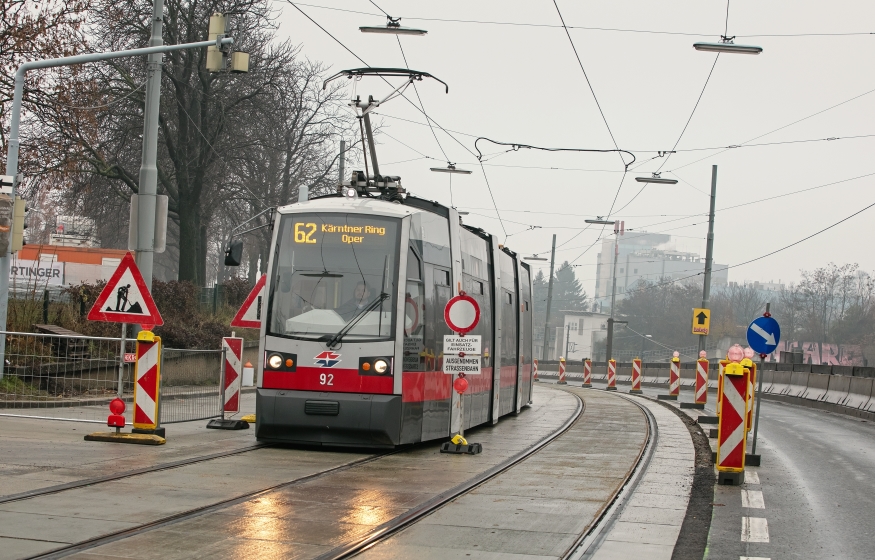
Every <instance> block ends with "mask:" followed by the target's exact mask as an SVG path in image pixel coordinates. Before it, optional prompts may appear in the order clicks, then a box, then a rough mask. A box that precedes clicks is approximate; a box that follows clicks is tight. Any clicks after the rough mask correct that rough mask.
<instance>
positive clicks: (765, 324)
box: [747, 317, 781, 354]
mask: <svg viewBox="0 0 875 560" xmlns="http://www.w3.org/2000/svg"><path fill="white" fill-rule="evenodd" d="M780 341H781V326H780V325H779V324H778V322H777V321H776V320H774V319H773V318H771V317H757V318H756V319H754V320H753V322H752V323H751V324H750V326H749V327H747V343H748V344H749V345H750V347H751V348H753V350H754V352H756V353H757V354H771V353H772V352H774V351H775V348H777V347H778V342H780Z"/></svg>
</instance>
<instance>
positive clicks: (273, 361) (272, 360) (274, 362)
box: [267, 354, 283, 369]
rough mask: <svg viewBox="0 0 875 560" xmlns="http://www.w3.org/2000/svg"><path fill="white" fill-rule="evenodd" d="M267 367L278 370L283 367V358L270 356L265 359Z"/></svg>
mask: <svg viewBox="0 0 875 560" xmlns="http://www.w3.org/2000/svg"><path fill="white" fill-rule="evenodd" d="M267 365H269V366H270V367H272V368H273V369H279V368H280V367H282V365H283V357H282V356H280V355H279V354H271V355H270V357H269V358H268V359H267Z"/></svg>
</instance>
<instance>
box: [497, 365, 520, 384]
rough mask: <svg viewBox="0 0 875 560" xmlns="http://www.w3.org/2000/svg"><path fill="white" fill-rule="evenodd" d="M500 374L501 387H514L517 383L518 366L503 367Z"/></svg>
mask: <svg viewBox="0 0 875 560" xmlns="http://www.w3.org/2000/svg"><path fill="white" fill-rule="evenodd" d="M499 375H501V387H513V386H514V385H516V366H504V367H502V368H501V371H500V373H499Z"/></svg>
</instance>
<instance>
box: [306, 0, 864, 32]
mask: <svg viewBox="0 0 875 560" xmlns="http://www.w3.org/2000/svg"><path fill="white" fill-rule="evenodd" d="M297 4H299V5H301V6H307V7H309V8H317V9H320V10H332V11H336V12H346V13H350V14H359V15H365V16H380V15H385V12H384V13H383V14H375V13H373V12H363V11H359V10H350V9H345V8H336V7H333V6H320V5H317V4H306V3H303V2H297ZM381 11H382V10H381ZM404 19H407V20H410V21H435V22H440V23H465V24H477V25H505V26H513V27H534V28H539V27H540V28H546V29H559V28H561V27H562V26H560V25H555V24H550V23H531V22H513V21H492V20H470V19H453V18H427V17H414V16H405V17H404ZM568 29H580V30H583V31H608V32H618V33H644V34H651V35H677V36H682V37H713V36H714V34H713V33H692V32H684V31H664V30H658V29H623V28H616V27H591V26H581V25H569V26H568ZM865 35H875V32H871V31H850V32H839V33H771V34H762V33H761V34H756V35H736V37H739V38H740V37H751V38H753V37H852V36H865Z"/></svg>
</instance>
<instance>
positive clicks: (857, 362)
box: [766, 340, 863, 366]
mask: <svg viewBox="0 0 875 560" xmlns="http://www.w3.org/2000/svg"><path fill="white" fill-rule="evenodd" d="M781 352H802V361H803V362H804V363H806V364H817V365H820V364H823V365H833V366H862V365H863V353H862V350H861V349H860V346H859V345H855V344H829V343H826V342H797V341H793V342H787V341H783V340H782V341H781V342H779V343H778V347H777V348H775V352H774V353H773V354H770V355H769V356H768V357H766V361H767V362H768V361H771V360H772V357H773V356H774V359H776V360H777V359H778V357H779V356H780V355H781Z"/></svg>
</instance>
